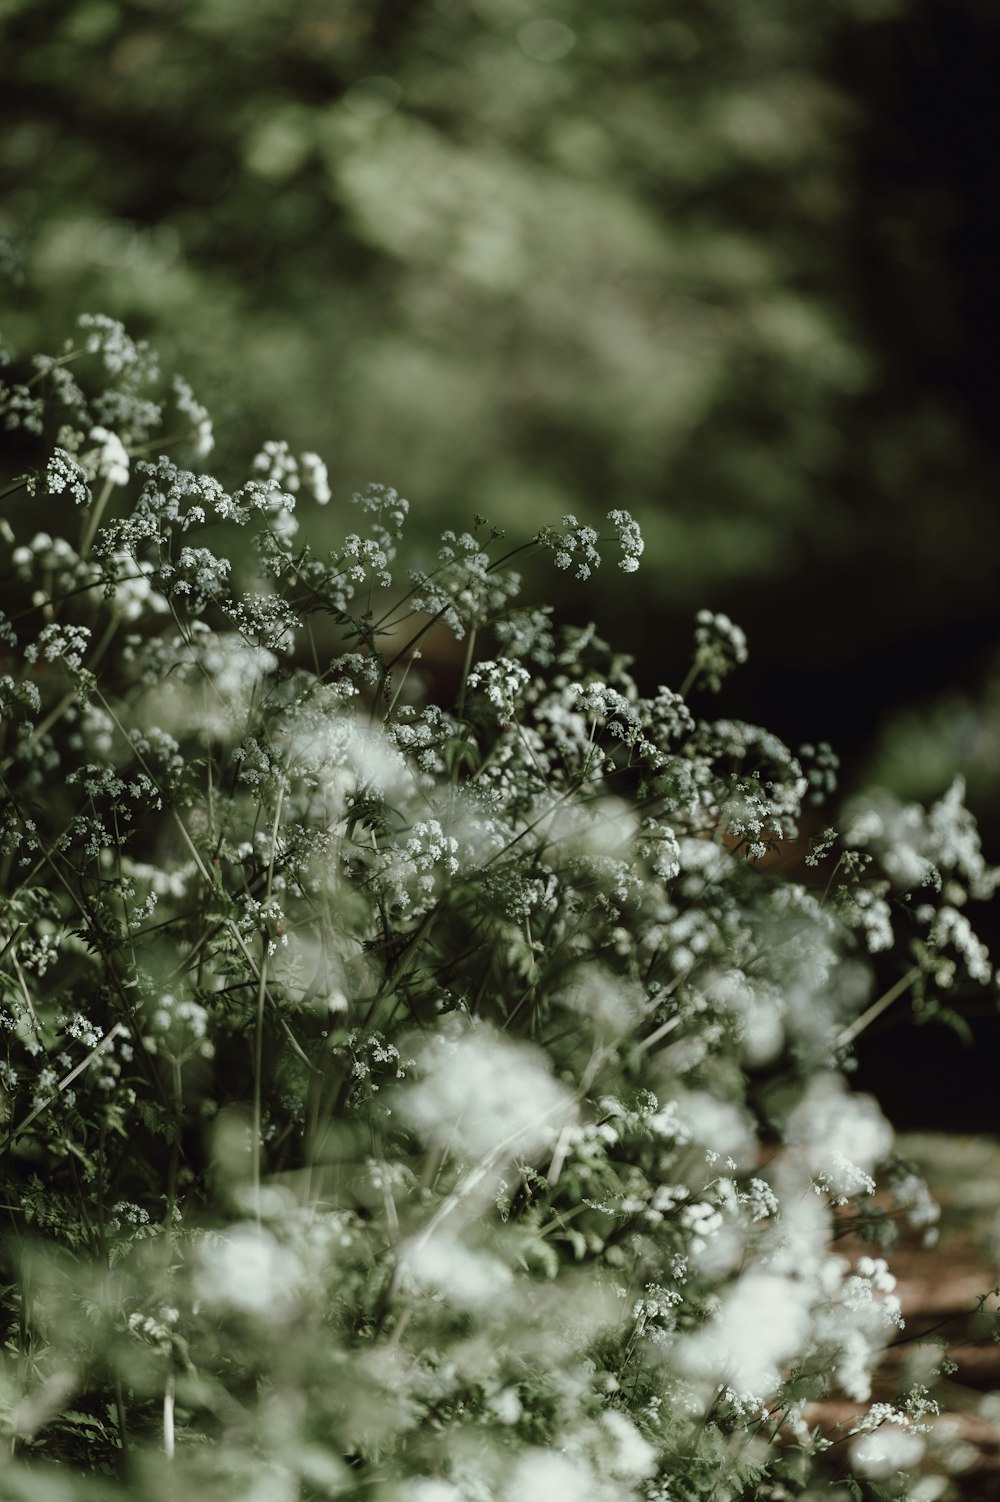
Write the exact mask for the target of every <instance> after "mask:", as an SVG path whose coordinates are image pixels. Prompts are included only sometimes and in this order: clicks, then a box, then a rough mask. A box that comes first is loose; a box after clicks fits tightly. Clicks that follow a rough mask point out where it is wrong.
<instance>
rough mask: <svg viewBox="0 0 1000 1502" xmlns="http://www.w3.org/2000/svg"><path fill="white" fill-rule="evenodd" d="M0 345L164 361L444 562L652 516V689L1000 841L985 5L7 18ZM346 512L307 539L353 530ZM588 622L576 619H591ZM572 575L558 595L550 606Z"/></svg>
mask: <svg viewBox="0 0 1000 1502" xmlns="http://www.w3.org/2000/svg"><path fill="white" fill-rule="evenodd" d="M0 26H2V56H3V75H4V100H3V128H2V132H0V234H2V235H4V236H6V240H7V242H8V250H7V253H6V261H7V262H8V263H10V262H12V261H13V260H14V259H16V260H18V261H19V263H20V265H21V266H22V267H23V279H22V280H21V282H20V284H19V285H15V283H14V282H11V281H8V282H7V284H6V293H7V295H6V298H5V301H6V303H7V306H6V307H5V309H4V313H3V317H2V323H0V331H2V333H3V335H4V336H5V338H6V339H7V341H8V342H9V343H11V344H13V345H15V346H16V347H19V348H20V349H22V350H24V351H26V352H27V351H29V350H31V349H33V348H35V347H38V346H39V345H41V344H46V343H47V344H50V345H51V344H55V343H56V342H58V340H60V339H61V338H62V337H63V336H64V335H65V334H66V332H68V330H69V328H70V326H71V324H72V322H73V321H74V319H75V317H76V315H77V314H78V313H79V312H82V311H103V312H108V313H111V314H113V315H115V316H118V317H120V318H122V319H124V320H125V321H126V322H127V324H128V325H129V327H130V329H131V330H132V331H133V332H135V333H137V334H141V335H145V336H147V337H148V338H150V339H151V340H152V341H153V342H154V343H155V344H156V345H158V346H159V347H160V348H161V349H162V351H163V353H164V356H165V358H166V360H167V362H168V364H170V365H173V366H175V367H176V368H177V369H179V370H181V371H182V372H183V373H184V374H185V375H186V376H187V377H188V378H189V379H190V380H191V382H192V383H193V385H194V387H195V390H196V391H197V392H198V393H199V394H201V395H202V396H203V399H205V400H206V401H207V402H208V404H209V405H210V407H212V409H213V411H214V412H215V414H216V415H217V417H219V418H220V419H221V421H220V426H219V447H220V451H221V452H220V457H219V459H218V467H219V469H220V470H221V472H223V473H230V474H232V472H233V469H234V468H235V467H236V466H237V465H239V464H242V463H244V462H245V461H246V459H247V458H248V457H249V455H250V454H251V453H252V452H253V451H254V450H255V449H256V448H257V447H258V446H259V443H260V440H261V439H263V438H265V437H271V436H274V437H279V436H281V437H287V438H288V439H289V440H291V442H292V443H293V445H295V446H298V447H303V448H315V449H318V450H319V451H320V452H321V453H322V454H323V456H324V457H325V458H326V460H327V462H328V464H329V466H330V472H331V481H332V485H333V491H334V496H335V497H338V496H339V497H346V496H347V495H349V494H350V493H351V492H352V491H353V490H355V489H357V488H360V487H361V486H363V485H364V484H366V483H367V482H368V481H369V480H381V481H384V482H386V483H390V484H395V485H397V486H398V487H399V488H400V490H401V491H402V492H403V493H404V494H405V495H407V496H408V497H409V498H410V500H411V502H412V504H413V507H414V515H415V527H416V529H417V530H418V532H419V535H420V537H421V539H422V542H421V545H422V547H423V548H424V549H425V550H427V551H428V552H429V551H430V549H431V548H432V546H433V538H434V536H435V534H436V531H437V530H440V528H441V527H443V526H448V525H457V526H465V525H467V524H468V523H469V521H470V520H471V517H472V515H473V513H474V512H475V511H480V512H484V513H486V514H487V515H488V516H489V517H490V519H491V520H492V521H494V522H495V523H497V524H499V525H502V526H504V527H506V528H507V529H508V531H509V532H511V533H515V534H517V533H520V532H523V531H529V532H530V531H533V530H534V529H535V528H536V527H537V526H538V525H539V523H540V522H541V521H543V520H557V519H558V517H559V516H560V515H561V514H562V513H564V512H568V511H571V512H574V513H576V514H577V515H578V516H579V517H580V519H581V520H587V521H591V522H595V523H599V521H600V520H601V519H602V518H603V516H604V514H605V513H606V512H607V510H608V509H609V508H611V507H625V508H627V509H629V510H631V511H632V512H633V513H634V514H635V515H636V516H637V517H638V519H639V520H640V522H641V524H642V527H643V530H644V532H645V534H646V536H647V539H648V552H647V559H646V566H645V567H644V569H643V571H642V572H640V574H639V575H638V576H637V577H635V578H630V579H628V580H627V581H626V580H625V579H624V578H623V577H622V576H620V575H616V573H615V572H614V570H613V568H612V566H611V564H610V563H608V564H606V565H605V569H604V570H603V571H602V575H601V577H600V578H599V579H598V580H597V581H596V583H595V584H594V585H593V586H591V587H590V592H589V593H586V592H582V593H581V591H579V589H576V590H573V591H572V596H571V597H570V594H569V593H568V592H567V594H566V598H565V600H564V601H562V602H561V603H562V606H563V608H564V610H565V612H566V613H567V614H569V615H573V616H576V617H578V618H579V617H581V616H583V617H590V616H597V617H598V618H599V619H600V620H601V622H602V627H603V629H604V634H605V635H606V636H608V637H609V638H611V639H612V640H613V641H614V642H615V643H616V645H621V646H622V647H623V648H624V649H625V650H629V651H632V652H634V653H635V655H636V658H637V672H638V675H639V677H640V679H641V681H643V682H644V683H645V684H647V685H653V684H655V683H656V682H657V681H668V682H674V683H676V682H678V681H679V680H680V678H681V677H682V676H683V672H684V667H685V664H686V661H687V657H688V652H689V644H690V618H691V615H692V613H693V611H694V610H695V609H697V608H699V607H702V606H709V607H711V608H713V609H717V610H725V611H728V612H729V613H730V614H731V615H732V616H733V617H734V618H735V619H736V620H738V621H739V622H740V623H741V624H743V625H744V627H745V628H746V630H747V632H748V635H749V638H750V645H751V661H750V664H749V665H748V667H747V668H746V669H744V670H743V672H742V673H741V675H740V677H739V679H738V680H737V682H736V683H735V684H734V687H733V689H732V692H731V693H730V694H728V695H727V701H726V708H727V710H728V712H730V713H733V714H742V715H743V716H744V717H746V718H750V719H754V720H758V721H760V722H762V723H765V724H767V725H769V726H771V727H772V728H774V729H775V730H777V731H779V732H782V733H784V734H785V736H786V737H787V738H789V739H790V740H791V741H792V742H793V743H794V742H796V741H798V740H801V739H804V738H811V739H812V738H827V739H829V740H831V741H832V742H834V744H835V745H836V746H837V748H838V749H839V750H840V751H841V752H842V753H843V755H844V756H845V758H846V762H847V772H848V779H849V780H853V779H855V778H856V777H857V776H859V775H861V773H862V771H864V773H865V774H866V775H871V774H872V773H874V774H875V775H877V776H879V777H881V778H883V779H889V780H891V781H892V782H893V783H894V785H895V786H896V787H897V788H898V789H899V790H901V791H903V792H906V793H908V794H915V795H919V796H925V797H926V796H932V795H934V794H936V793H939V792H940V791H941V790H942V788H943V787H944V786H945V785H946V784H947V782H948V781H949V780H950V777H951V775H952V773H953V771H954V770H956V768H965V769H966V770H967V771H968V772H969V773H970V776H971V779H972V788H971V801H972V803H973V805H974V806H975V807H976V809H977V811H978V813H979V814H980V817H981V818H983V819H984V820H985V822H986V823H987V825H988V827H989V837H990V838H991V839H995V838H996V836H997V833H998V829H997V820H996V811H995V807H994V802H993V800H992V799H991V788H992V778H993V775H994V768H995V766H996V763H997V760H998V755H997V753H998V749H1000V707H998V692H997V690H996V688H993V687H991V684H992V683H993V682H994V678H995V674H996V668H997V650H998V634H1000V632H998V621H997V610H996V582H997V569H998V562H1000V518H998V512H997V504H996V493H997V492H996V480H997V471H998V467H1000V466H998V448H997V438H996V425H997V417H996V398H997V378H996V348H995V340H996V335H997V332H998V324H1000V320H998V317H997V311H998V292H997V282H996V266H997V264H998V263H1000V257H998V254H997V252H998V250H1000V234H998V229H997V211H998V203H1000V188H998V177H997V167H996V160H995V140H996V139H997V133H996V129H995V126H996V124H997V120H996V115H997V107H996V102H995V97H996V88H995V71H996V61H997V45H996V44H997V38H998V32H1000V13H998V11H997V8H996V6H995V5H994V4H993V3H992V0H820V3H815V4H810V5H805V6H804V5H802V4H801V3H792V0H627V3H624V4H599V3H597V0H537V3H535V0H75V3H74V0H70V3H67V0H59V3H45V0H0ZM342 518H343V512H342V510H341V509H340V508H338V507H337V506H336V505H334V506H333V507H331V508H330V512H328V513H317V514H316V516H315V517H314V518H312V519H311V524H312V525H313V526H314V527H329V528H330V529H331V533H332V534H334V535H337V536H339V535H340V532H341V529H342V524H343V523H342ZM558 587H560V588H563V589H565V588H566V586H565V584H560V585H558ZM552 588H553V585H552V582H551V580H550V579H545V580H542V581H539V584H538V592H539V595H541V593H542V591H544V592H545V593H547V594H548V593H551V591H552Z"/></svg>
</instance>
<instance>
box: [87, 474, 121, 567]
mask: <svg viewBox="0 0 1000 1502" xmlns="http://www.w3.org/2000/svg"><path fill="white" fill-rule="evenodd" d="M114 488H115V487H114V482H113V481H112V480H105V482H104V488H103V489H102V491H101V493H100V495H99V496H98V497H97V500H96V501H95V502H94V508H93V510H92V511H91V513H90V516H89V517H88V518H87V525H86V527H85V528H84V533H83V541H82V542H81V543H80V557H81V558H86V556H87V554H88V553H89V552H90V547H91V544H92V543H93V541H94V538H95V537H96V536H97V529H98V527H99V526H100V525H101V518H102V516H103V515H104V512H105V509H106V507H107V504H108V500H109V498H110V496H111V492H112V490H114Z"/></svg>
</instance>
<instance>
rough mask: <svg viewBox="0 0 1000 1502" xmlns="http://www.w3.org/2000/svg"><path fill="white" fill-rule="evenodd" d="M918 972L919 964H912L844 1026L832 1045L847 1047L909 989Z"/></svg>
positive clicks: (918, 974)
mask: <svg viewBox="0 0 1000 1502" xmlns="http://www.w3.org/2000/svg"><path fill="white" fill-rule="evenodd" d="M920 973H921V972H920V966H919V965H914V966H913V969H912V970H908V971H907V972H906V974H905V975H904V976H902V978H901V979H900V980H898V981H897V982H896V984H895V985H894V986H890V987H889V989H888V991H886V992H885V994H884V995H883V996H880V997H879V999H878V1001H873V1002H872V1004H871V1006H870V1007H869V1008H868V1010H867V1011H866V1012H862V1013H861V1016H860V1017H856V1018H855V1019H854V1021H853V1022H852V1023H851V1024H850V1026H849V1027H845V1028H844V1030H843V1032H842V1033H841V1034H840V1035H839V1036H838V1038H837V1041H836V1043H835V1045H834V1046H835V1047H836V1048H847V1047H848V1045H849V1044H851V1043H853V1042H854V1040H855V1038H857V1037H858V1036H859V1034H861V1033H863V1032H864V1030H865V1028H866V1027H870V1026H871V1024H872V1023H873V1022H874V1021H875V1019H876V1018H877V1017H881V1015H882V1013H883V1012H885V1011H888V1009H889V1007H891V1006H892V1004H893V1002H894V1001H896V1000H897V999H898V998H899V997H900V996H902V995H904V994H905V992H907V991H908V990H909V989H910V987H911V986H912V985H913V984H914V983H915V982H916V981H917V980H918V979H919V977H920Z"/></svg>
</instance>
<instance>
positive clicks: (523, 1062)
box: [397, 1026, 576, 1158]
mask: <svg viewBox="0 0 1000 1502" xmlns="http://www.w3.org/2000/svg"><path fill="white" fill-rule="evenodd" d="M417 1062H418V1065H419V1068H420V1071H421V1074H422V1078H421V1079H420V1080H419V1081H418V1082H417V1083H415V1084H410V1085H409V1086H408V1087H407V1088H405V1089H404V1090H401V1091H400V1094H399V1098H398V1106H397V1109H398V1111H399V1113H400V1115H401V1116H403V1117H404V1118H405V1119H406V1120H408V1121H409V1122H410V1124H411V1125H412V1126H413V1127H415V1128H416V1130H417V1131H419V1132H420V1133H421V1134H422V1135H423V1136H425V1137H427V1138H429V1139H430V1140H431V1141H432V1142H436V1143H438V1144H439V1145H440V1146H442V1147H446V1148H449V1149H450V1150H451V1151H453V1152H464V1153H467V1154H468V1155H469V1156H470V1157H473V1158H481V1157H484V1156H486V1155H487V1154H490V1155H493V1154H497V1155H500V1154H502V1155H504V1156H510V1157H513V1156H514V1155H515V1154H517V1155H518V1156H519V1157H526V1158H530V1157H532V1156H534V1154H536V1153H538V1152H541V1151H542V1150H543V1149H544V1148H545V1147H547V1146H551V1145H552V1143H554V1142H555V1140H556V1138H557V1137H558V1135H559V1133H560V1132H561V1130H562V1128H563V1127H564V1126H567V1125H568V1124H570V1123H571V1122H572V1121H573V1120H574V1119H575V1116H576V1108H575V1105H574V1103H573V1099H572V1097H571V1096H570V1094H569V1092H568V1091H567V1090H566V1088H565V1087H564V1086H563V1085H561V1084H559V1082H558V1081H557V1080H554V1079H553V1078H552V1075H551V1074H550V1073H549V1071H548V1068H547V1060H546V1058H545V1055H544V1054H543V1053H542V1052H541V1050H540V1049H536V1048H532V1047H531V1046H530V1044H526V1043H512V1042H511V1041H510V1040H509V1039H507V1038H504V1037H502V1036H501V1035H499V1034H498V1033H495V1032H494V1031H493V1030H492V1028H488V1027H485V1026H482V1027H478V1028H476V1029H475V1030H474V1031H469V1032H466V1033H464V1034H459V1035H458V1036H457V1037H446V1036H438V1037H436V1038H432V1039H430V1040H428V1042H427V1043H426V1044H424V1046H423V1047H422V1048H421V1049H419V1051H418V1054H417Z"/></svg>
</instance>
